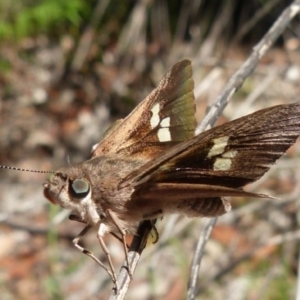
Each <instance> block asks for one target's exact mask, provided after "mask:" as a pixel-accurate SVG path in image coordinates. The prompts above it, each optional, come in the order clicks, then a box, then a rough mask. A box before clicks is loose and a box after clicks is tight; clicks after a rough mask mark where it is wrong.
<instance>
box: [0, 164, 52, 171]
mask: <svg viewBox="0 0 300 300" xmlns="http://www.w3.org/2000/svg"><path fill="white" fill-rule="evenodd" d="M0 169H7V170H13V171H22V172H33V173H55V172H54V171H45V170H29V169H22V168H16V167H9V166H3V165H0Z"/></svg>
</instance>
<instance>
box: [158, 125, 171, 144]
mask: <svg viewBox="0 0 300 300" xmlns="http://www.w3.org/2000/svg"><path fill="white" fill-rule="evenodd" d="M157 136H158V139H159V141H160V142H170V141H171V134H170V130H169V128H160V129H158V132H157Z"/></svg>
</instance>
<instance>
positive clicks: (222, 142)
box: [207, 136, 229, 157]
mask: <svg viewBox="0 0 300 300" xmlns="http://www.w3.org/2000/svg"><path fill="white" fill-rule="evenodd" d="M228 140H229V137H228V136H222V137H219V138H216V139H214V140H213V142H214V145H213V146H212V148H211V149H210V150H209V152H208V155H207V157H212V156H216V155H219V154H222V153H223V152H224V150H225V147H226V146H227V143H228Z"/></svg>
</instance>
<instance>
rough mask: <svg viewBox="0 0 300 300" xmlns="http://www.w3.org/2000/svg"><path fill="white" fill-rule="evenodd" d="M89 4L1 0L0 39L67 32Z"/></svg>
mask: <svg viewBox="0 0 300 300" xmlns="http://www.w3.org/2000/svg"><path fill="white" fill-rule="evenodd" d="M92 7H93V1H82V0H63V1H61V0H24V1H15V0H1V1H0V40H18V39H20V38H23V37H26V36H32V35H35V34H36V33H45V34H46V33H47V34H53V33H55V32H67V31H69V30H70V29H71V27H78V26H79V25H80V23H81V22H82V20H83V18H84V17H85V16H87V15H89V14H90V12H91V11H92Z"/></svg>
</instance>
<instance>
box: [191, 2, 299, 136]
mask: <svg viewBox="0 0 300 300" xmlns="http://www.w3.org/2000/svg"><path fill="white" fill-rule="evenodd" d="M299 10H300V1H299V0H296V1H294V2H293V3H292V4H291V5H290V6H289V7H288V8H286V9H285V10H284V11H283V13H282V14H281V15H280V16H279V17H278V19H277V20H276V22H275V23H274V24H273V26H272V27H271V28H270V30H269V31H268V32H267V34H265V36H264V37H263V38H262V39H261V40H260V42H259V43H258V44H257V45H256V46H255V47H254V48H253V51H252V53H251V55H250V56H249V58H248V59H247V60H246V61H245V62H244V63H243V65H242V66H241V67H240V68H239V70H238V71H237V72H236V73H235V74H234V75H233V76H232V77H231V78H230V80H229V82H228V83H227V85H226V86H225V88H224V90H223V92H222V93H221V94H220V96H219V97H218V98H217V100H216V102H215V103H214V104H213V105H212V106H211V107H210V108H209V110H208V112H207V114H206V116H205V117H204V119H203V121H202V122H201V124H200V125H199V126H198V127H197V129H196V134H199V133H200V132H203V131H204V130H206V129H208V128H211V127H212V126H213V124H214V123H215V122H216V120H217V118H218V117H219V116H220V114H221V113H222V111H223V110H224V108H225V107H226V105H227V104H228V102H229V101H230V98H231V97H232V95H233V94H234V93H235V92H236V91H237V90H238V89H239V88H240V87H241V86H242V84H243V83H244V81H245V79H246V78H247V77H248V76H249V75H250V74H251V73H252V72H253V71H254V69H255V68H256V66H257V64H258V63H259V61H260V59H261V58H262V57H263V56H264V55H265V54H266V52H267V51H268V50H269V49H270V47H271V46H272V45H273V44H274V43H275V41H276V40H277V39H278V37H279V36H280V35H281V34H282V32H283V31H284V29H285V28H286V27H287V26H288V24H289V23H290V22H291V20H292V19H293V18H294V17H295V15H296V14H298V13H299Z"/></svg>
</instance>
